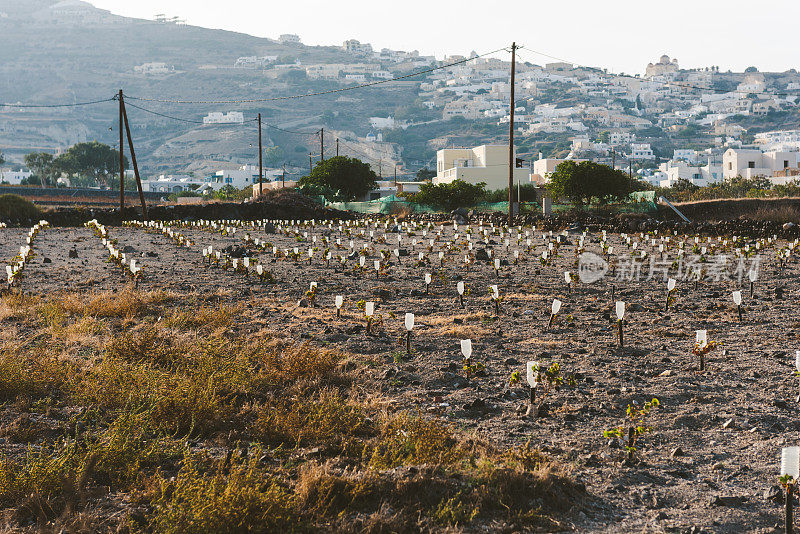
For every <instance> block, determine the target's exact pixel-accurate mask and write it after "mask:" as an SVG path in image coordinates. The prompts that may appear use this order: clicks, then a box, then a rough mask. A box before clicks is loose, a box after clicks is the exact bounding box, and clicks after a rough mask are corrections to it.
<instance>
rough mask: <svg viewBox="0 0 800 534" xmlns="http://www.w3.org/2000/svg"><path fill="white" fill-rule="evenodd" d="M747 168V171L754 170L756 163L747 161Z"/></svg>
mask: <svg viewBox="0 0 800 534" xmlns="http://www.w3.org/2000/svg"><path fill="white" fill-rule="evenodd" d="M747 168H748V169H755V168H756V162H755V161H748V162H747Z"/></svg>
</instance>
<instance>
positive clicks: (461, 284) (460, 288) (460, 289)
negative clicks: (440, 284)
mask: <svg viewBox="0 0 800 534" xmlns="http://www.w3.org/2000/svg"><path fill="white" fill-rule="evenodd" d="M456 289H457V290H458V294H459V295H463V294H464V282H459V283H458V284H457V285H456Z"/></svg>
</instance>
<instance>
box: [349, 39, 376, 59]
mask: <svg viewBox="0 0 800 534" xmlns="http://www.w3.org/2000/svg"><path fill="white" fill-rule="evenodd" d="M342 50H344V51H345V52H347V53H348V54H356V55H362V56H369V55H372V45H371V44H369V43H362V42H360V41H357V40H356V39H348V40H347V41H345V42H344V44H343V45H342Z"/></svg>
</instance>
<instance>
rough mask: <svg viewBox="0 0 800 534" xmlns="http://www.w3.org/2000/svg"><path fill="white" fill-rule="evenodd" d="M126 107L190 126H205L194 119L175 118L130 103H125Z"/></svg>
mask: <svg viewBox="0 0 800 534" xmlns="http://www.w3.org/2000/svg"><path fill="white" fill-rule="evenodd" d="M125 98H126V100H127V97H125ZM125 105H126V106H130V107H132V108H136V109H140V110H142V111H144V112H145V113H150V114H151V115H157V116H159V117H163V118H165V119H172V120H174V121H180V122H188V123H190V124H204V123H203V121H198V120H193V119H183V118H180V117H173V116H172V115H166V114H164V113H159V112H157V111H153V110H150V109H147V108H143V107H141V106H137V105H136V104H132V103H130V102H125Z"/></svg>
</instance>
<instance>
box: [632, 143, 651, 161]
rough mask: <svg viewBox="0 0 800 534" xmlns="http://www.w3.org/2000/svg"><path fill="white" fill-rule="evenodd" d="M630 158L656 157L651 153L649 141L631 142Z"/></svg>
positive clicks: (647, 158)
mask: <svg viewBox="0 0 800 534" xmlns="http://www.w3.org/2000/svg"><path fill="white" fill-rule="evenodd" d="M630 158H631V159H644V160H653V159H656V155H655V154H653V149H652V148H650V143H631V155H630Z"/></svg>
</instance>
